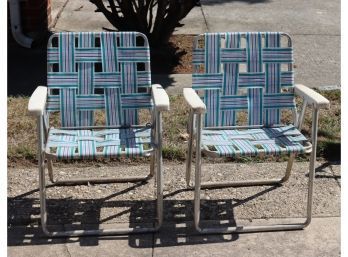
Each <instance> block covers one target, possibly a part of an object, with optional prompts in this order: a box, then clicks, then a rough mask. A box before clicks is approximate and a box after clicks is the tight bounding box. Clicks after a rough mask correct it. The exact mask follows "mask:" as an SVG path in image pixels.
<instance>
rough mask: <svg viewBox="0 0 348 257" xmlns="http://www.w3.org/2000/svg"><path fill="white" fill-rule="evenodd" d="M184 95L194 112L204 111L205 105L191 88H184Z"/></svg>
mask: <svg viewBox="0 0 348 257" xmlns="http://www.w3.org/2000/svg"><path fill="white" fill-rule="evenodd" d="M184 97H185V100H186V102H187V103H188V105H189V106H190V107H191V108H192V110H193V112H194V113H205V110H206V106H205V104H204V103H203V101H202V99H201V98H200V97H199V96H198V95H197V93H196V91H194V90H193V89H192V88H184Z"/></svg>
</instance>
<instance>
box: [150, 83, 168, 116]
mask: <svg viewBox="0 0 348 257" xmlns="http://www.w3.org/2000/svg"><path fill="white" fill-rule="evenodd" d="M152 99H153V102H154V104H155V107H156V109H157V110H158V111H168V110H169V97H168V95H167V92H166V91H165V90H164V89H163V87H162V86H161V85H159V84H154V85H152Z"/></svg>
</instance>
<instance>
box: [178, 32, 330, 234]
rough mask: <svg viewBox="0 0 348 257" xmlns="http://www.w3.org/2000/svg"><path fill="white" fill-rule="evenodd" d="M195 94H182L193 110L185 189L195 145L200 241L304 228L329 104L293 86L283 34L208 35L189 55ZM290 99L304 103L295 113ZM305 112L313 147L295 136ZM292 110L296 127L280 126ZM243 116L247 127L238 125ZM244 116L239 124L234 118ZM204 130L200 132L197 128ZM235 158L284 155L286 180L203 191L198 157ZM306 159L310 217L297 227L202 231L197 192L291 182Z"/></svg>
mask: <svg viewBox="0 0 348 257" xmlns="http://www.w3.org/2000/svg"><path fill="white" fill-rule="evenodd" d="M193 66H194V74H193V75H192V88H185V89H184V97H185V100H186V102H187V103H188V104H189V106H190V108H191V112H190V118H189V135H190V138H189V142H188V157H187V163H186V180H187V186H190V173H191V163H192V152H193V143H194V141H195V144H196V146H195V151H196V154H195V158H196V160H195V180H194V181H195V183H194V190H195V193H194V223H195V227H196V229H197V230H198V231H199V232H201V233H231V232H238V233H239V232H255V231H274V230H292V229H301V228H304V227H306V226H307V225H309V223H310V222H311V213H312V195H313V181H314V166H315V160H316V147H317V131H318V112H319V109H320V108H327V107H329V101H328V100H327V99H326V98H324V97H323V96H321V95H320V94H318V93H317V92H315V91H313V90H311V89H309V88H307V87H305V86H303V85H294V72H293V48H292V42H291V38H290V37H289V36H288V35H287V34H284V33H275V32H264V33H260V32H252V33H206V34H204V35H200V36H197V37H196V39H195V42H194V51H193ZM295 95H299V96H300V97H302V98H303V99H304V103H303V105H302V108H301V110H300V111H297V109H296V103H295ZM306 106H310V107H311V108H312V109H313V114H312V138H311V142H310V141H309V140H307V138H306V137H304V136H303V135H302V134H301V132H300V130H301V126H302V123H303V119H304V114H305V110H306ZM286 109H290V110H292V114H293V124H281V115H282V111H283V110H286ZM241 112H245V113H246V116H247V123H246V124H244V126H243V125H242V124H241V122H240V120H238V118H239V117H241V116H243V115H242V114H241ZM239 115H241V116H239ZM202 122H203V124H202ZM202 153H204V154H205V155H207V156H210V157H239V156H260V155H263V156H265V155H281V154H287V155H289V161H288V164H287V168H286V172H285V175H284V177H282V178H280V179H272V180H247V181H223V182H208V183H201V155H202ZM299 153H311V157H310V164H309V184H308V196H307V214H306V215H307V217H306V220H305V221H304V223H300V224H285V225H284V224H274V225H262V226H235V227H224V228H221V227H220V228H216V227H213V228H211V227H210V228H201V226H200V191H201V188H218V187H226V186H252V185H273V184H279V183H283V182H285V181H287V180H288V178H289V176H290V172H291V169H292V164H293V161H294V158H295V156H296V155H297V154H299Z"/></svg>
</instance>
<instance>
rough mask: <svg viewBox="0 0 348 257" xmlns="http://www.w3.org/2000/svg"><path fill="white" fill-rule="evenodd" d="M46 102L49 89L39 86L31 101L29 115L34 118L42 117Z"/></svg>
mask: <svg viewBox="0 0 348 257" xmlns="http://www.w3.org/2000/svg"><path fill="white" fill-rule="evenodd" d="M46 100H47V87H43V86H38V87H37V88H36V89H35V91H34V93H33V94H32V95H31V97H30V99H29V104H28V111H29V114H30V115H33V116H41V115H42V114H43V113H44V111H45V107H46Z"/></svg>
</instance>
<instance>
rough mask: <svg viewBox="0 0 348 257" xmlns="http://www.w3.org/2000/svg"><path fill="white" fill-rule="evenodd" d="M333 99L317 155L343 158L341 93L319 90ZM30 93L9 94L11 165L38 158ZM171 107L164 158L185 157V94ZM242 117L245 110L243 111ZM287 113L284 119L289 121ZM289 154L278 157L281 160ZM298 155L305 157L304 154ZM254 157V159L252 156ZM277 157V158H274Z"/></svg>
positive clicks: (307, 130) (324, 114)
mask: <svg viewBox="0 0 348 257" xmlns="http://www.w3.org/2000/svg"><path fill="white" fill-rule="evenodd" d="M320 93H321V94H323V95H324V96H325V97H327V98H328V99H329V100H330V102H331V107H330V109H329V110H322V111H320V114H319V131H318V135H319V137H318V156H319V157H321V158H324V159H326V160H335V161H337V160H340V146H341V125H340V124H341V94H340V91H338V90H335V91H320ZM28 100H29V99H28V98H27V97H16V98H14V97H9V98H8V123H7V124H8V164H9V165H10V166H13V165H20V164H24V163H33V162H35V160H36V149H37V143H36V121H35V118H34V117H30V116H28V113H27V104H28ZM170 104H171V107H170V111H169V112H165V113H164V114H163V143H164V146H163V158H165V159H167V160H175V161H183V160H185V153H186V149H187V129H186V128H187V120H188V114H189V109H188V106H187V105H186V104H185V101H184V99H183V97H182V96H171V97H170ZM241 116H242V119H245V117H243V114H242V115H241ZM103 117H104V116H103V114H102V113H97V117H96V120H97V122H98V123H101V122H102V120H103V119H104V118H103ZM289 117H290V116H289V114H286V115H285V117H284V119H283V121H284V122H286V121H289ZM148 118H149V114H148V112H143V113H141V116H140V119H141V120H144V121H145V120H148ZM51 125H52V126H59V124H58V117H57V116H55V117H53V119H52V124H51ZM302 132H303V133H304V134H305V135H306V136H310V134H311V110H310V109H309V108H307V112H306V118H305V122H304V126H303V130H302ZM285 158H286V157H279V158H277V159H275V160H277V161H282V160H285ZM299 158H302V159H306V157H304V156H300V157H299ZM250 160H251V159H250V158H247V157H245V158H240V159H238V161H240V162H248V161H250ZM253 160H254V159H253ZM273 160H274V159H273Z"/></svg>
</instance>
